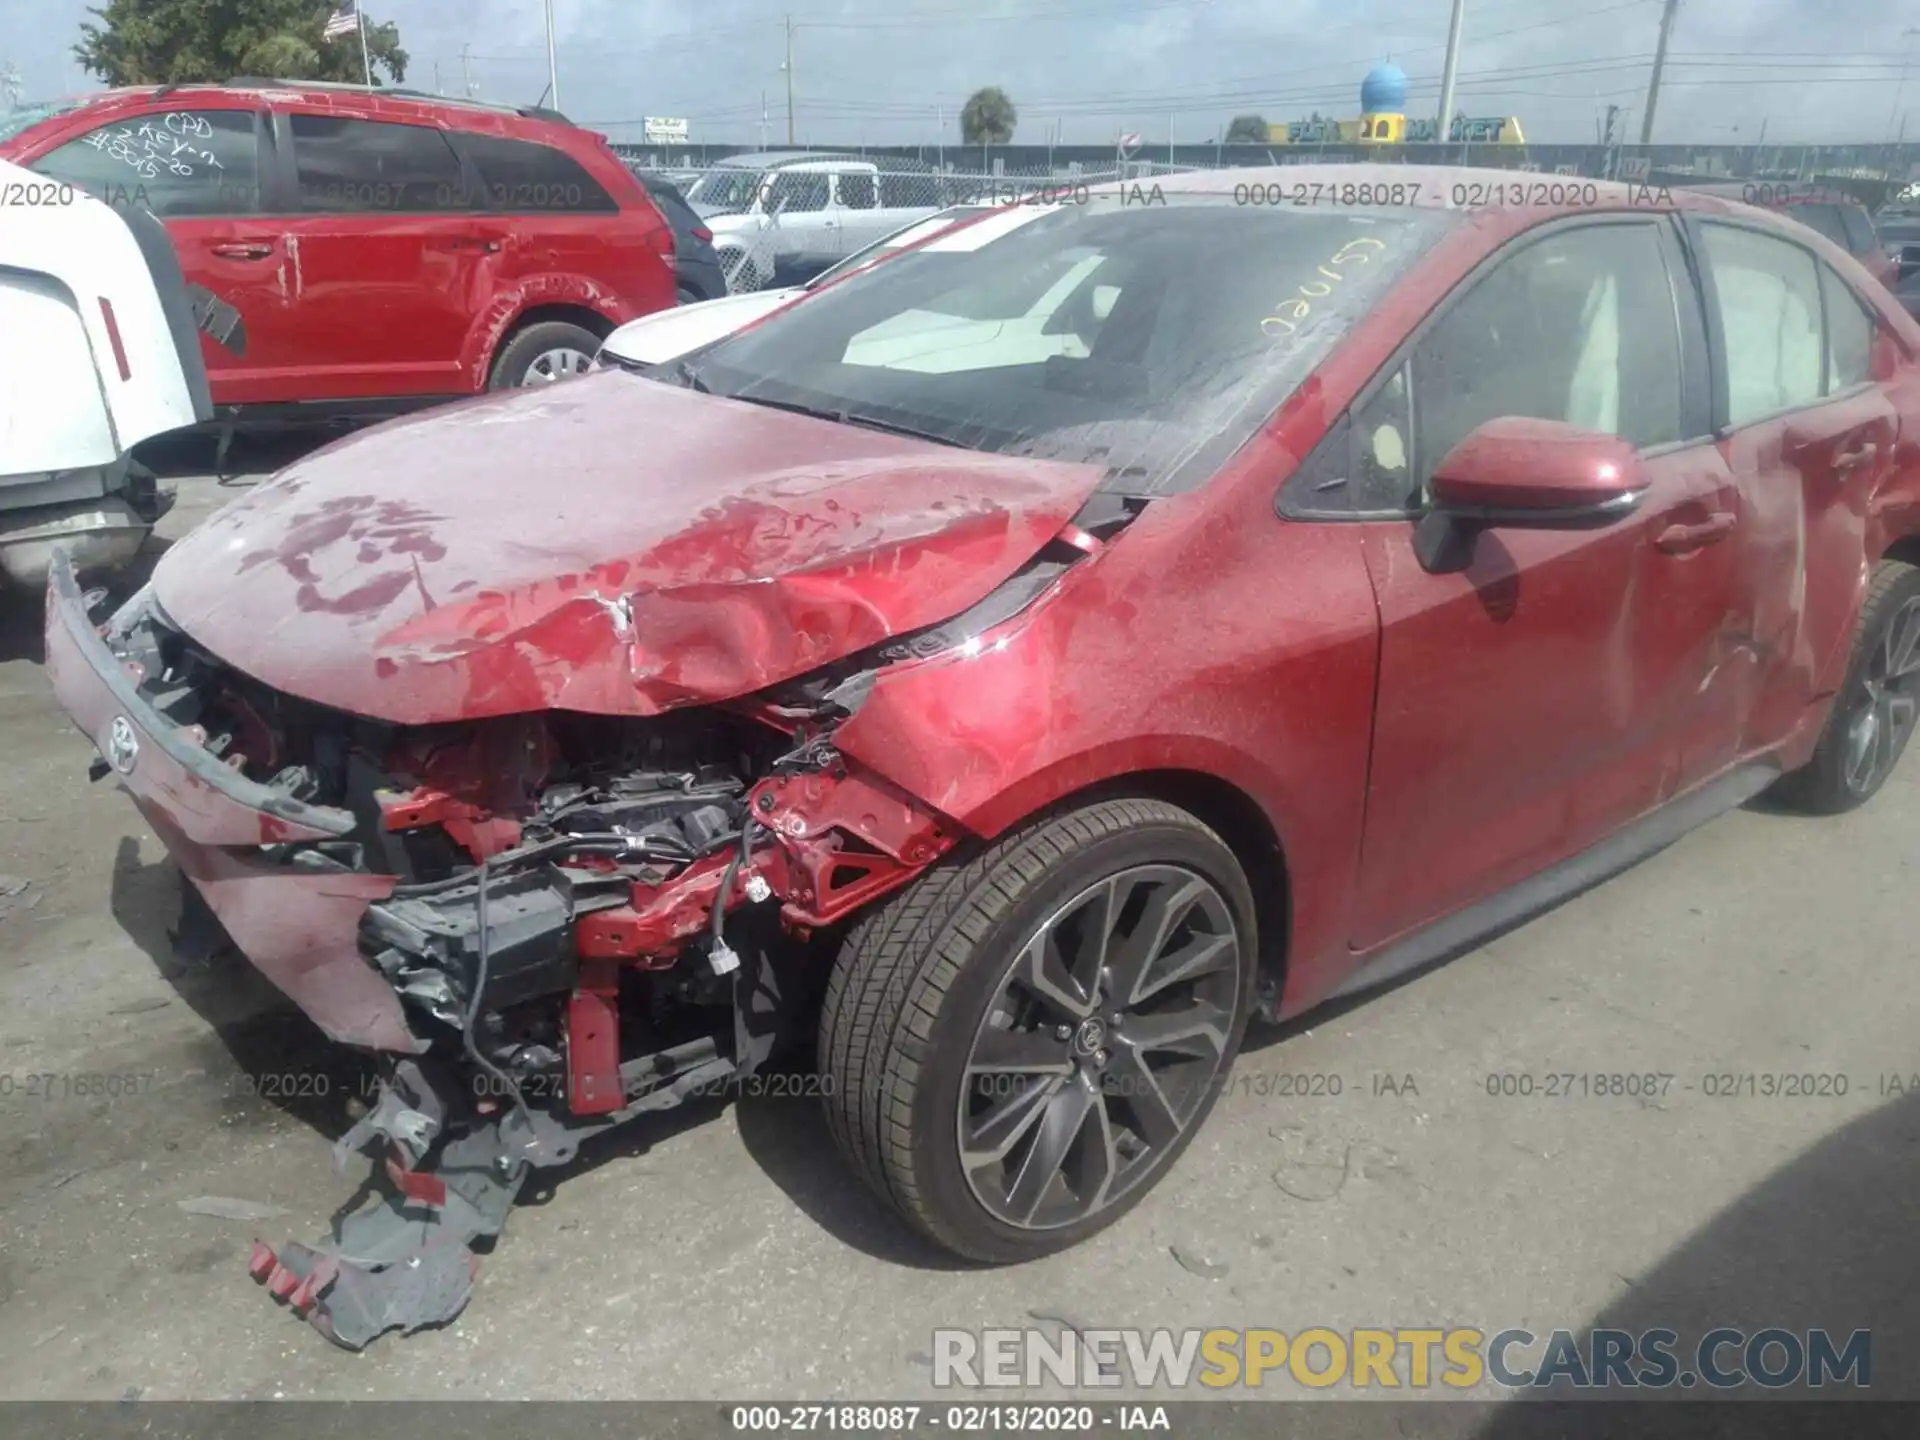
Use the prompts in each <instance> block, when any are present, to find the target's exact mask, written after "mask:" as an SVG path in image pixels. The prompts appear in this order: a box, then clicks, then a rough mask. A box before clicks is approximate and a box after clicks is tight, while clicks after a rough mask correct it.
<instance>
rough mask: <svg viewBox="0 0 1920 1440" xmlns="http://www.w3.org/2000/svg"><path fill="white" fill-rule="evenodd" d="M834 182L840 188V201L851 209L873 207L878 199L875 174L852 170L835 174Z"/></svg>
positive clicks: (869, 208)
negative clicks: (875, 188)
mask: <svg viewBox="0 0 1920 1440" xmlns="http://www.w3.org/2000/svg"><path fill="white" fill-rule="evenodd" d="M834 184H835V185H836V186H838V187H839V190H840V203H841V204H842V205H844V206H846V207H847V208H848V209H849V210H871V209H873V205H874V200H875V199H876V192H875V190H874V184H873V176H871V175H868V174H865V173H862V172H858V171H851V170H850V171H847V172H846V173H844V174H841V175H837V176H835V177H834Z"/></svg>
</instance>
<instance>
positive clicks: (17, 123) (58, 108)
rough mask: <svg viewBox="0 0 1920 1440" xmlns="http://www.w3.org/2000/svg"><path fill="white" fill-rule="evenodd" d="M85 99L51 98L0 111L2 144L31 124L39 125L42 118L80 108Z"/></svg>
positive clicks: (48, 118)
mask: <svg viewBox="0 0 1920 1440" xmlns="http://www.w3.org/2000/svg"><path fill="white" fill-rule="evenodd" d="M85 103H86V102H85V101H84V100H49V101H46V102H45V103H43V104H39V105H22V106H21V107H20V108H19V109H17V110H6V111H0V144H4V143H5V142H6V141H8V140H11V139H13V137H14V136H16V135H18V134H19V133H20V132H21V131H23V130H25V129H27V128H28V127H29V126H32V125H38V124H39V123H40V122H41V121H42V120H51V119H53V117H54V116H56V115H64V114H66V113H67V112H68V111H69V110H78V109H79V108H80V107H81V106H82V105H83V104H85Z"/></svg>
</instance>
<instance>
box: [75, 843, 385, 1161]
mask: <svg viewBox="0 0 1920 1440" xmlns="http://www.w3.org/2000/svg"><path fill="white" fill-rule="evenodd" d="M198 898H199V897H198V895H197V893H196V892H194V890H193V888H192V887H191V886H190V885H189V884H188V883H187V881H186V880H185V878H184V877H183V876H182V875H181V874H180V871H179V869H178V868H177V867H176V866H175V865H174V863H173V861H172V860H171V859H161V860H157V861H155V862H153V863H152V864H147V863H145V862H143V861H142V860H141V858H140V845H139V842H138V841H137V840H135V839H134V838H133V837H132V836H124V837H122V839H121V841H120V848H119V850H118V852H117V853H116V854H115V856H114V862H113V881H112V887H111V891H110V893H109V897H108V905H109V908H110V909H111V910H112V913H113V918H114V919H115V920H116V921H117V922H118V923H119V925H120V928H121V929H122V930H124V931H125V932H126V934H127V937H128V938H129V939H130V940H132V941H133V943H134V944H135V945H137V946H139V948H140V949H141V950H142V951H143V952H144V953H145V954H146V956H147V958H148V959H150V960H151V961H152V962H153V966H154V969H155V970H157V971H158V972H159V974H160V976H161V978H162V979H164V980H165V981H166V982H167V984H168V985H170V986H171V987H172V988H173V991H174V993H175V994H176V995H178V996H179V997H180V999H181V1000H182V1001H183V1002H184V1003H185V1004H186V1005H187V1006H188V1007H189V1008H190V1009H192V1010H193V1012H194V1013H195V1014H196V1015H198V1016H199V1017H200V1018H201V1019H202V1020H204V1021H205V1022H206V1024H207V1027H208V1033H206V1034H205V1035H204V1036H202V1037H201V1038H200V1039H199V1040H197V1041H196V1042H195V1044H196V1049H197V1050H198V1051H199V1052H200V1053H199V1054H198V1056H197V1057H196V1058H197V1059H198V1061H199V1063H200V1064H202V1065H204V1066H205V1067H206V1069H207V1071H208V1073H209V1075H211V1076H212V1077H214V1079H215V1080H216V1081H217V1082H218V1083H220V1084H221V1085H222V1086H224V1089H225V1093H226V1094H227V1095H229V1096H231V1097H233V1099H234V1102H235V1103H236V1104H238V1105H240V1106H242V1107H243V1108H250V1107H257V1106H271V1107H274V1108H277V1109H279V1110H282V1111H284V1112H286V1113H287V1114H288V1115H290V1116H292V1117H293V1118H294V1119H296V1120H298V1121H300V1122H301V1123H302V1124H304V1125H307V1126H310V1127H311V1128H313V1129H314V1130H317V1131H318V1132H320V1134H322V1135H324V1136H325V1137H326V1138H327V1139H328V1140H335V1139H338V1138H339V1137H340V1136H341V1135H342V1134H344V1133H345V1132H346V1130H347V1129H348V1127H349V1126H351V1125H352V1123H353V1120H354V1114H353V1110H352V1105H353V1102H354V1101H355V1100H356V1099H358V1098H360V1097H365V1096H367V1095H370V1094H371V1093H373V1076H374V1067H373V1065H372V1063H371V1061H370V1060H369V1058H368V1057H367V1056H366V1055H365V1054H363V1053H362V1052H360V1051H358V1050H353V1049H350V1048H348V1047H347V1046H344V1045H337V1044H335V1043H334V1042H333V1041H332V1040H329V1039H328V1038H327V1037H326V1035H324V1034H323V1033H322V1032H321V1031H320V1029H319V1027H318V1026H316V1025H315V1024H314V1023H313V1022H312V1021H311V1020H309V1019H308V1018H307V1017H306V1016H305V1015H304V1014H303V1013H302V1012H301V1011H300V1010H299V1008H298V1007H297V1006H295V1005H294V1004H293V1002H292V1001H290V1000H288V999H287V998H286V997H285V996H283V995H282V994H281V993H280V992H279V991H278V990H276V989H275V988H274V987H273V984H272V982H271V981H269V980H268V979H267V978H266V977H265V976H264V975H262V974H261V973H260V972H259V971H258V970H255V969H254V968H253V966H252V965H250V964H248V963H247V961H246V960H245V959H244V958H243V957H242V956H241V955H240V954H239V953H238V952H237V951H235V950H233V949H232V947H231V946H230V945H222V944H218V943H209V942H207V941H206V940H204V939H203V938H202V937H201V935H199V934H198V933H196V930H195V928H194V927H193V926H192V925H191V924H190V923H189V922H190V915H191V912H193V911H196V910H198V909H200V908H201V907H200V906H199V903H198ZM198 918H199V919H200V920H202V921H204V920H205V919H206V918H207V917H205V916H199V917H198ZM183 926H184V927H186V928H183ZM176 936H180V937H182V938H183V939H184V940H185V941H186V942H187V943H185V944H181V943H177V942H176Z"/></svg>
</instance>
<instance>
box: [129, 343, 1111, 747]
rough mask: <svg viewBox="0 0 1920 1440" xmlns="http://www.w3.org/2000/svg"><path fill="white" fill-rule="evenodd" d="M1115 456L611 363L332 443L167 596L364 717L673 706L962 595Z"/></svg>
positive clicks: (206, 541)
mask: <svg viewBox="0 0 1920 1440" xmlns="http://www.w3.org/2000/svg"><path fill="white" fill-rule="evenodd" d="M1101 474H1102V472H1101V470H1100V468H1099V467H1098V466H1088V465H1070V464H1062V463H1057V462H1047V461H1036V460H1029V459H1013V458H1006V457H1001V456H995V455H984V454H976V453H973V452H970V451H965V450H959V449H953V448H949V447H946V446H941V445H935V444H931V443H928V442H924V441H919V440H912V439H905V438H900V437H897V436H891V435H886V434H882V433H879V432H875V431H871V430H863V429H859V428H856V427H853V426H849V425H837V424H834V423H831V422H828V421H821V420H814V419H811V418H809V417H806V416H800V415H794V414H791V413H787V412H782V411H776V410H770V409H767V408H765V407H762V406H755V405H748V404H743V403H739V402H735V401H730V400H722V399H717V398H714V397H711V396H704V395H698V394H695V393H693V392H691V391H686V390H681V389H677V388H675V387H672V386H667V385H661V384H658V383H655V382H653V381H649V380H642V379H638V378H635V377H633V376H628V375H620V374H604V375H596V376H592V377H589V378H586V379H581V380H575V381H570V382H568V383H567V384H565V385H562V386H558V387H555V388H553V389H546V390H525V391H520V392H517V393H515V394H512V395H506V396H500V397H489V398H485V399H481V400H476V401H471V402H466V403H463V404H459V405H453V406H449V407H446V408H444V409H440V410H436V411H433V412H431V413H429V414H424V415H420V416H417V417H414V418H411V419H407V420H400V421H395V422H392V423H389V424H387V425H383V426H380V427H378V428H376V429H373V430H369V431H366V432H364V433H362V434H360V435H358V436H355V437H352V438H350V439H347V440H344V441H341V442H339V443H337V444H335V445H332V446H329V447H327V448H326V449H323V450H320V451H317V452H315V453H314V454H313V455H311V456H309V457H307V458H306V459H305V460H303V461H300V462H299V463H297V464H295V465H293V466H291V467H289V468H288V469H286V470H284V471H282V472H281V473H280V474H279V475H278V476H276V477H275V478H274V479H273V480H271V481H270V482H268V483H266V484H263V485H261V486H260V487H259V488H258V489H256V490H254V491H252V492H251V493H250V494H248V495H246V496H245V497H243V498H241V499H240V500H237V501H236V502H234V503H233V504H232V505H229V506H228V507H227V508H225V509H224V510H222V511H220V512H219V513H218V514H217V515H215V516H214V517H213V518H212V519H210V520H209V521H208V522H207V523H206V524H205V525H203V526H201V527H200V528H199V529H198V530H196V531H195V532H193V533H192V534H191V535H189V536H188V537H187V538H186V539H185V540H183V541H181V542H180V543H179V544H177V545H175V546H174V547H173V549H171V550H170V551H168V553H167V554H166V556H165V558H164V559H163V560H162V561H161V563H160V565H159V567H158V568H157V569H156V571H155V573H154V596H155V598H156V599H157V600H158V601H159V604H160V606H161V608H162V609H163V610H164V611H165V612H166V613H167V615H168V616H169V617H170V618H171V619H172V621H173V622H174V623H175V624H177V625H179V626H180V627H181V628H182V629H184V630H185V631H186V632H187V633H188V634H189V635H191V636H192V637H193V638H194V639H195V640H196V641H197V642H198V643H199V644H201V645H202V646H204V647H205V648H206V649H208V650H210V651H211V652H212V653H213V654H215V655H217V656H219V657H220V658H221V659H222V660H224V661H226V662H227V663H228V664H230V665H232V666H234V667H235V668H237V669H239V670H240V671H242V672H244V673H246V674H248V675H251V676H253V677H254V678H255V679H257V680H260V681H262V682H264V683H266V684H268V685H270V686H273V687H274V688H276V689H279V690H283V691H285V692H287V693H289V694H293V695H297V696H300V697H302V698H304V699H308V700H312V701H315V702H318V703H320V704H323V705H329V706H332V707H335V708H337V709H341V710H347V711H351V712H353V713H356V714H360V715H366V716H371V717H374V718H377V719H383V720H390V721H394V722H396V723H401V724H421V723H432V722H441V721H450V720H458V719H474V718H479V717H482V716H488V715H503V714H514V713H522V712H527V711H533V710H540V709H549V708H559V709H569V710H582V711H588V712H595V713H601V714H625V715H651V714H656V713H658V712H660V711H663V710H667V709H671V708H674V707H676V706H681V705H689V704H698V703H705V702H711V701H717V700H723V699H728V698H731V697H733V696H737V695H743V694H747V693H750V692H752V691H755V690H758V689H761V688H763V687H765V686H767V685H771V684H774V683H776V682H778V681H781V680H785V679H788V678H790V677H792V676H795V675H800V674H804V673H806V672H807V671H810V670H813V669H815V668H817V667H818V666H820V665H823V664H826V663H827V662H829V661H831V660H834V659H837V658H839V657H840V656H843V655H847V654H849V653H852V652H854V651H857V650H861V649H864V648H866V647H868V646H870V645H873V644H876V643H878V642H880V641H882V640H884V639H886V638H888V637H889V636H892V635H897V634H900V633H902V632H905V631H911V630H917V629H920V628H922V627H924V626H928V625H933V624H936V623H938V622H940V621H942V620H945V619H948V618H950V617H951V616H953V615H955V614H958V613H959V612H960V611H962V610H964V609H966V608H967V607H968V606H970V605H972V604H974V603H975V602H977V601H978V600H980V599H982V598H984V597H985V596H986V595H987V594H988V593H989V592H991V591H992V590H993V589H994V587H996V586H997V585H999V584H1000V583H1001V582H1002V581H1003V580H1005V579H1006V578H1007V577H1008V576H1010V575H1012V574H1013V573H1014V572H1015V571H1017V570H1018V569H1019V568H1020V567H1021V566H1022V565H1023V564H1025V563H1026V562H1027V561H1028V560H1029V559H1030V558H1032V556H1033V555H1035V554H1036V553H1037V552H1038V551H1039V550H1040V549H1041V548H1042V547H1043V546H1044V545H1045V544H1046V543H1047V542H1048V540H1050V539H1051V538H1053V536H1055V535H1056V534H1057V533H1058V532H1059V530H1060V528H1061V527H1062V525H1064V524H1065V523H1066V522H1067V521H1068V520H1069V519H1071V518H1072V516H1073V515H1074V513H1075V512H1076V511H1077V510H1078V509H1079V507H1080V505H1081V504H1082V503H1083V502H1084V501H1085V499H1086V498H1087V496H1088V495H1090V494H1091V493H1092V491H1093V490H1094V488H1095V487H1096V486H1097V485H1098V484H1099V482H1100V479H1101Z"/></svg>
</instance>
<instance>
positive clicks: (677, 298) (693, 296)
mask: <svg viewBox="0 0 1920 1440" xmlns="http://www.w3.org/2000/svg"><path fill="white" fill-rule="evenodd" d="M704 298H705V297H704V296H702V295H701V293H700V292H699V291H698V290H695V289H692V288H691V287H689V286H686V285H682V286H680V287H679V288H678V289H677V290H675V291H674V292H673V301H674V303H675V304H676V305H698V304H699V303H700V302H701V300H702V299H704Z"/></svg>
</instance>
